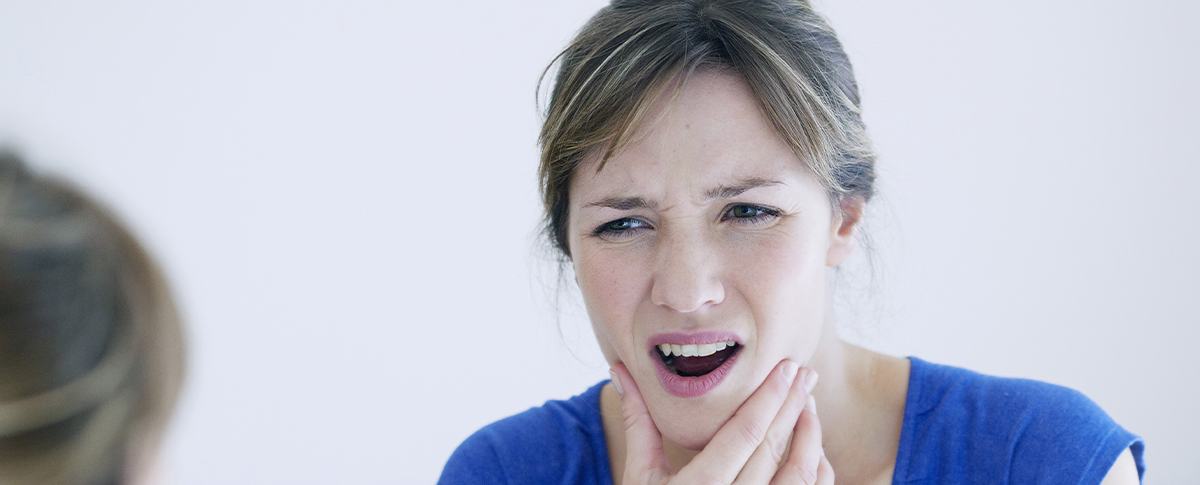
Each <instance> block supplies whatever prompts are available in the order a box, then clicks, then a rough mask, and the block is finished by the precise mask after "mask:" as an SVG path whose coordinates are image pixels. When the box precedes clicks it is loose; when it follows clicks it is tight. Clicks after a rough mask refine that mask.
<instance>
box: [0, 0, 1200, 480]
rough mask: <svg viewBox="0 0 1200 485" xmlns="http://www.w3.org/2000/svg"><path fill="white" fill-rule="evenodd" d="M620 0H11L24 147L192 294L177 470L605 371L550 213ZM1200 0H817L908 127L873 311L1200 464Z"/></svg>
mask: <svg viewBox="0 0 1200 485" xmlns="http://www.w3.org/2000/svg"><path fill="white" fill-rule="evenodd" d="M601 4H602V3H601V2H596V1H589V2H563V1H540V2H523V3H521V4H520V5H519V6H518V5H513V4H511V2H495V1H472V2H402V1H395V0H389V1H382V0H381V1H377V2H368V1H358V0H355V1H338V2H314V1H294V0H289V1H283V0H275V1H270V2H245V1H233V0H222V1H205V2H163V1H149V0H139V1H132V0H131V1H107V2H84V1H77V2H56V1H34V0H27V1H12V0H0V140H3V141H6V142H7V143H8V144H9V145H12V146H16V147H19V148H20V149H22V151H24V152H25V153H26V154H27V155H28V156H30V157H31V158H33V159H34V160H35V161H36V162H37V165H38V166H40V167H43V168H45V169H47V170H53V171H56V172H59V173H63V174H66V175H68V176H70V177H71V178H73V179H75V180H78V181H80V182H81V183H82V184H84V185H85V186H87V187H89V188H90V189H92V190H93V191H94V192H95V193H97V194H98V195H99V196H100V197H102V198H103V199H105V200H106V201H108V202H110V203H111V204H112V205H114V206H116V207H117V209H118V210H119V211H120V212H121V213H122V214H124V215H125V216H126V218H127V219H128V220H129V222H130V224H131V225H132V226H134V229H135V230H137V232H139V233H140V235H141V236H142V237H143V238H144V239H146V241H147V242H148V244H149V245H150V246H151V247H152V248H153V249H154V250H155V252H156V253H157V254H158V255H159V256H160V258H161V259H162V260H163V263H164V265H165V266H166V267H167V269H168V271H169V273H170V275H171V277H172V279H173V281H174V283H175V287H176V290H177V293H178V295H179V298H180V300H181V302H182V304H183V308H184V309H185V310H186V312H187V317H188V323H189V325H190V327H189V333H190V337H191V338H190V342H189V343H190V345H191V356H190V369H189V376H188V383H187V389H186V393H185V395H184V399H183V402H182V405H181V407H180V409H179V413H178V415H177V419H176V421H175V423H174V427H173V428H172V430H171V434H170V436H169V440H168V443H167V446H166V449H165V454H164V457H163V473H164V476H165V478H166V481H167V482H168V483H179V484H197V485H198V484H215V483H222V484H224V483H256V484H257V483H287V484H301V483H312V484H324V483H429V482H432V481H434V480H435V479H436V476H437V475H438V473H439V471H440V469H441V465H442V463H443V462H444V460H445V459H446V457H447V456H448V455H449V453H450V452H451V451H452V449H453V448H454V446H455V445H456V444H457V443H458V442H459V441H461V440H462V439H463V438H464V437H466V436H467V435H468V434H469V433H470V432H471V431H473V430H475V429H477V428H478V427H480V426H482V425H484V424H486V423H488V422H490V421H493V420H495V419H497V418H500V417H503V416H506V415H509V414H512V413H515V412H518V411H521V410H523V409H525V408H527V407H529V406H532V405H537V404H539V403H541V402H542V401H544V400H545V399H549V398H563V397H567V396H570V395H572V394H574V393H577V392H579V391H581V390H583V389H584V388H585V387H586V386H588V385H589V384H592V383H594V382H596V381H598V380H600V379H602V378H605V377H607V367H606V366H605V365H604V364H603V363H602V361H601V359H600V358H599V355H598V352H597V351H596V349H595V343H594V340H593V338H592V336H591V331H590V327H589V326H588V323H587V321H586V318H585V317H584V316H583V313H582V310H581V308H580V306H579V303H578V301H577V290H576V288H575V287H574V285H573V283H570V281H571V280H570V278H569V277H568V278H567V279H566V281H567V282H568V283H564V284H563V286H562V289H561V291H560V292H556V290H555V288H556V284H555V278H554V266H553V264H552V263H551V259H552V258H551V257H550V255H549V253H547V252H545V251H543V250H542V249H541V248H540V246H539V244H538V240H537V239H536V237H535V236H536V228H537V223H538V217H539V212H538V211H539V205H538V199H537V195H536V191H535V167H536V163H537V151H536V150H537V147H536V136H537V130H538V122H539V117H538V111H537V107H536V104H535V98H534V86H535V81H536V79H537V75H538V74H539V73H540V70H541V68H542V67H543V66H544V64H545V63H546V62H547V61H549V60H550V59H551V58H552V57H553V56H554V54H555V53H556V51H557V49H559V48H561V47H562V46H564V45H565V43H566V42H567V41H568V39H569V38H570V36H571V34H572V33H573V32H574V31H575V30H576V29H577V28H578V27H579V26H581V25H582V23H583V22H584V21H585V20H586V19H587V18H588V17H589V16H590V15H591V14H592V12H594V11H595V9H596V8H598V7H599V6H600V5H601ZM1198 5H1200V4H1197V3H1196V2H1188V1H1164V0H1152V1H1142V2H1121V1H1116V0H1105V1H1075V2H1067V1H1051V2H1045V1H1034V0H1016V1H1009V2H963V1H957V0H956V1H950V0H945V1H915V2H896V1H891V0H877V1H865V0H864V1H850V0H845V1H833V0H823V1H820V2H818V3H817V6H818V8H819V9H820V10H821V11H822V12H824V13H825V14H826V15H827V16H828V17H829V18H830V19H831V21H832V23H833V25H834V27H835V29H837V30H838V32H839V33H840V36H841V37H842V39H843V41H844V43H845V45H846V48H847V50H848V51H849V53H850V56H851V59H852V61H853V62H854V65H855V68H856V71H857V75H858V80H859V84H860V86H861V90H862V95H863V99H864V107H865V111H866V120H867V124H868V126H869V128H870V131H871V133H872V135H873V137H874V140H875V144H876V146H877V149H878V151H879V153H880V160H879V170H880V184H881V185H880V190H881V194H882V195H881V196H880V198H879V199H878V200H877V203H876V204H875V205H874V206H873V208H872V211H873V212H872V214H871V222H870V227H869V230H870V231H871V232H872V233H873V235H874V237H875V240H876V244H877V246H878V250H877V252H876V254H877V259H878V260H879V261H878V263H877V265H876V266H877V276H878V278H877V281H876V282H875V283H874V284H873V286H872V287H871V288H874V289H873V290H870V291H866V292H858V291H847V292H846V296H847V300H848V301H849V306H852V307H854V308H857V310H853V311H851V310H846V309H843V312H842V313H843V315H844V318H843V320H844V323H845V326H846V327H847V332H846V335H847V336H848V337H849V338H852V339H854V340H857V341H860V342H863V343H864V344H866V345H869V346H871V347H873V348H877V349H879V350H883V351H887V352H890V353H894V354H897V355H917V356H920V357H923V358H926V359H928V360H932V361H935V362H941V363H948V364H953V365H958V366H963V367H969V368H973V369H977V370H980V371H984V372H988V373H994V374H1000V375H1015V376H1024V377H1032V378H1037V379H1043V380H1047V381H1050V382H1055V383H1060V384H1065V385H1068V386H1071V387H1074V388H1077V389H1080V390H1082V391H1083V392H1085V393H1086V394H1088V395H1089V396H1090V397H1092V398H1093V399H1094V400H1095V401H1097V402H1098V403H1099V404H1100V405H1101V406H1103V407H1104V408H1105V409H1106V410H1107V411H1108V412H1109V413H1110V414H1111V415H1112V416H1113V417H1114V418H1115V419H1117V420H1118V421H1119V422H1120V423H1122V424H1123V425H1125V426H1126V427H1127V428H1129V429H1130V430H1133V431H1134V432H1137V433H1140V434H1142V435H1143V436H1144V437H1145V438H1146V439H1147V442H1148V446H1147V461H1148V463H1149V465H1150V475H1149V477H1150V478H1151V480H1153V481H1154V482H1157V483H1185V482H1194V481H1196V480H1200V461H1196V460H1195V449H1194V446H1193V444H1192V443H1193V440H1192V438H1194V437H1195V436H1197V435H1200V420H1197V419H1196V417H1195V412H1196V410H1197V406H1196V402H1197V399H1198V398H1200V393H1198V392H1197V390H1196V386H1197V384H1198V383H1200V379H1198V376H1197V374H1198V369H1200V356H1198V354H1200V352H1197V351H1196V343H1197V340H1198V339H1200V331H1198V330H1197V327H1198V324H1200V318H1197V316H1196V315H1197V312H1196V299H1197V297H1200V291H1198V290H1200V284H1198V283H1197V279H1196V274H1197V271H1198V270H1200V257H1198V256H1197V253H1196V248H1198V247H1200V231H1198V229H1200V227H1198V225H1200V224H1198V222H1197V221H1200V217H1197V215H1196V211H1197V209H1198V208H1200V195H1198V194H1200V191H1197V190H1196V188H1195V186H1196V184H1197V181H1198V180H1200V169H1198V168H1197V163H1198V162H1200V142H1198V141H1197V140H1198V139H1200V138H1198V137H1197V134H1196V132H1197V128H1198V123H1197V121H1196V116H1197V113H1198V112H1200V95H1198V94H1197V89H1196V87H1197V86H1200V75H1198V74H1200V68H1198V66H1197V60H1196V59H1198V58H1200V55H1198V54H1197V47H1198V46H1200V31H1198V30H1197V29H1195V28H1194V26H1195V21H1196V19H1197V18H1200V15H1198V14H1200V7H1198ZM860 262H861V261H860ZM853 274H854V273H851V276H853ZM857 274H859V275H860V276H859V277H856V278H855V277H852V278H849V279H848V280H847V281H848V282H850V283H853V282H854V281H859V282H862V281H863V280H864V279H865V273H857ZM556 294H558V295H560V297H561V305H560V306H561V308H560V309H559V310H557V312H556V310H555V309H554V305H553V301H554V300H555V295H556ZM556 314H558V315H560V316H561V328H562V334H563V335H562V336H560V335H559V330H558V329H557V324H556V323H555V317H554V315H556Z"/></svg>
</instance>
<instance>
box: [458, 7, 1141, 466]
mask: <svg viewBox="0 0 1200 485" xmlns="http://www.w3.org/2000/svg"><path fill="white" fill-rule="evenodd" d="M560 58H561V65H560V67H559V71H558V77H557V80H556V84H555V87H554V89H553V93H552V96H551V99H550V104H549V109H548V115H547V118H546V120H545V124H544V127H543V130H542V134H541V140H540V141H541V144H542V160H541V169H540V175H541V181H542V185H541V187H542V191H543V201H544V206H545V210H546V217H547V232H548V233H549V236H550V238H551V239H552V241H553V242H554V244H555V245H556V247H557V248H558V249H559V250H561V251H562V253H563V255H564V256H565V257H566V258H567V259H568V260H569V261H570V263H571V264H572V267H573V269H574V271H575V275H576V281H577V282H578V285H579V288H580V290H581V291H582V293H583V297H584V301H585V303H586V307H587V310H588V315H589V317H590V319H591V321H592V324H593V328H594V330H595V334H596V337H597V341H598V343H599V345H600V348H601V350H602V352H603V354H604V356H605V357H606V359H607V360H608V362H609V363H610V364H611V365H612V371H613V378H612V380H611V382H602V383H600V384H597V385H596V386H594V387H592V388H591V389H588V390H587V391H585V392H584V393H583V394H581V395H579V396H576V397H574V398H571V399H569V400H565V401H551V402H548V403H546V405H544V406H542V407H539V408H534V409H531V410H529V411H526V412H524V413H521V414H518V415H516V416H513V417H510V418H507V419H505V420H501V421H499V422H496V423H493V424H491V425H489V426H487V427H485V428H484V429H482V430H480V431H478V432H477V433H475V434H474V435H472V436H471V437H470V438H468V439H467V440H466V441H465V442H464V443H463V444H462V445H461V446H460V447H459V448H458V449H457V450H456V451H455V453H454V454H453V456H451V458H450V460H449V462H448V463H447V464H446V467H445V470H444V471H443V475H442V481H443V482H444V483H506V482H508V483H608V482H619V483H625V484H632V483H636V484H642V483H656V484H657V483H665V482H670V483H735V482H736V483H806V484H812V483H821V484H825V483H834V480H835V476H836V479H837V481H839V482H843V483H959V482H971V483H976V482H989V483H990V482H1014V483H1101V481H1102V480H1103V481H1104V483H1138V482H1139V481H1140V478H1141V476H1142V474H1143V473H1144V468H1145V467H1144V464H1143V460H1142V450H1143V443H1142V441H1141V439H1140V438H1138V437H1137V436H1135V435H1133V434H1131V433H1130V432H1128V431H1126V430H1124V429H1123V428H1121V427H1120V426H1119V425H1117V424H1116V423H1114V422H1113V421H1112V420H1111V419H1110V418H1109V417H1108V416H1107V415H1106V414H1105V413H1104V412H1103V411H1102V410H1100V409H1099V408H1098V407H1097V406H1096V405H1095V404H1094V403H1092V402H1091V401H1090V400H1089V399H1088V398H1086V397H1085V396H1083V395H1082V394H1080V393H1078V392H1076V391H1073V390H1070V389H1067V388H1064V387H1059V386H1054V385H1050V384H1046V383H1041V382H1036V381H1030V380H1022V379H1002V378H996V377H991V376H985V375H981V374H977V373H974V372H971V371H968V370H965V369H959V368H954V367H949V366H943V365H938V364H934V363H930V362H926V361H923V360H921V359H919V358H915V357H910V358H907V359H904V358H897V357H892V356H888V355H883V354H879V353H876V352H872V351H870V350H867V349H864V348H860V347H857V346H854V345H851V344H848V343H846V342H844V341H842V340H841V339H840V338H839V337H838V335H837V333H836V325H835V322H834V319H833V317H832V313H831V310H830V308H831V298H832V295H831V294H830V292H829V288H830V284H829V279H830V278H831V274H832V269H833V268H836V267H837V266H838V265H839V264H841V263H842V262H843V261H844V260H845V259H846V258H847V256H848V255H849V254H850V253H851V251H852V250H853V248H854V238H855V235H856V231H857V230H858V224H859V222H860V221H861V219H862V215H863V212H864V210H865V207H866V204H867V203H868V202H869V201H870V199H871V196H872V194H873V190H874V179H875V172H874V158H875V157H874V154H873V153H872V150H871V148H870V143H869V140H868V138H867V134H866V130H865V127H864V126H863V122H862V119H861V117H860V104H859V96H858V91H857V87H856V84H855V81H854V77H853V73H852V70H851V66H850V62H849V60H848V59H847V57H846V54H845V53H844V51H843V50H842V48H841V45H840V44H839V42H838V40H837V38H836V36H835V34H834V33H833V31H832V30H831V29H830V28H829V26H828V25H827V24H826V23H825V22H824V21H823V20H822V19H821V18H820V17H819V16H818V15H817V14H816V13H814V12H813V11H812V9H811V7H810V6H809V5H808V4H807V3H806V2H803V1H795V0H791V1H785V0H773V1H726V2H721V1H694V0H693V1H686V0H675V1H614V2H613V3H612V4H611V5H610V6H608V7H606V8H604V9H602V10H601V11H600V12H599V13H598V14H597V15H596V16H594V17H593V18H592V19H591V20H590V21H589V22H588V23H587V24H586V25H585V26H584V28H583V29H582V30H581V31H580V33H579V34H578V35H577V37H576V38H575V39H574V41H573V42H572V43H571V45H570V46H568V47H567V49H566V50H565V51H564V52H563V53H562V54H561V55H560ZM818 402H819V403H820V406H819V407H820V411H818V409H817V408H818V406H817V403H818Z"/></svg>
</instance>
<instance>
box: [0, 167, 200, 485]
mask: <svg viewBox="0 0 1200 485" xmlns="http://www.w3.org/2000/svg"><path fill="white" fill-rule="evenodd" d="M182 350H183V345H182V329H181V324H180V319H179V315H178V313H177V312H176V309H175V305H174V303H173V302H172V300H171V298H170V295H169V291H168V288H167V285H166V282H165V281H164V279H163V276H162V274H161V272H160V271H159V269H158V267H157V266H156V265H155V264H154V262H153V261H152V260H151V259H150V257H149V256H148V255H147V254H146V251H145V250H144V249H143V248H142V246H141V245H140V244H139V243H138V242H137V241H136V240H135V239H134V238H133V236H131V235H130V233H129V232H128V231H126V230H125V229H124V228H123V227H122V226H121V224H119V223H118V222H117V221H116V219H115V218H114V217H113V216H112V215H111V214H109V212H108V211H107V210H105V209H104V208H102V207H100V206H99V205H98V204H97V203H96V202H94V201H92V200H90V199H89V198H88V197H87V196H85V195H84V194H82V193H81V192H80V191H79V190H77V189H75V188H74V187H72V186H70V185H68V184H66V183H64V182H62V181H60V180H55V179H52V178H47V177H43V176H40V175H38V174H34V173H31V172H30V171H29V169H28V168H27V167H26V166H25V165H24V164H23V163H22V162H21V160H20V159H19V158H18V157H16V156H15V155H13V154H11V153H8V152H4V151H0V483H4V484H27V483H28V484H33V483H38V484H44V483H55V484H88V485H93V484H105V485H108V484H124V483H136V482H141V481H144V480H145V478H146V477H147V472H148V470H149V469H150V467H151V465H152V463H153V460H154V456H155V451H156V449H157V447H158V442H159V440H160V438H161V436H162V432H163V430H164V428H165V425H166V423H167V421H168V418H169V417H170V414H171V410H172V408H173V407H174V404H175V400H176V397H177V396H178V394H179V388H180V383H181V379H182V376H183V352H182Z"/></svg>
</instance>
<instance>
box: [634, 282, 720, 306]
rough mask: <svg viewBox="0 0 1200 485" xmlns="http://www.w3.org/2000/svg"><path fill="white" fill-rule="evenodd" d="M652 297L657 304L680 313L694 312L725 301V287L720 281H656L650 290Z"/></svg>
mask: <svg viewBox="0 0 1200 485" xmlns="http://www.w3.org/2000/svg"><path fill="white" fill-rule="evenodd" d="M650 299H651V301H652V302H653V303H654V304H655V305H658V306H661V307H666V308H670V309H672V310H674V311H677V312H680V313H692V312H695V311H698V310H700V309H702V308H704V307H706V306H709V305H719V304H721V302H723V301H725V287H724V285H722V284H721V283H720V282H719V281H709V282H703V283H700V282H696V283H689V284H682V283H678V282H676V283H666V282H658V281H656V282H655V284H654V287H653V288H652V289H651V291H650Z"/></svg>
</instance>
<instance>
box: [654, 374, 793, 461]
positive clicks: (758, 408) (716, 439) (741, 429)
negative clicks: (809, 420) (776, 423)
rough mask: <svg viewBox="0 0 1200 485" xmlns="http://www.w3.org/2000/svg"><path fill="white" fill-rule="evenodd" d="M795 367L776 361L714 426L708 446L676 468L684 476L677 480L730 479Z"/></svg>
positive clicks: (762, 434) (763, 430)
mask: <svg viewBox="0 0 1200 485" xmlns="http://www.w3.org/2000/svg"><path fill="white" fill-rule="evenodd" d="M799 368H800V366H799V365H797V364H796V363H795V362H792V361H791V360H788V359H784V361H783V362H780V363H779V364H778V365H776V366H775V369H773V370H772V371H771V374H769V375H768V376H767V379H766V380H765V381H763V383H762V384H761V385H759V386H758V389H756V390H755V391H754V394H751V395H750V398H749V399H747V400H746V402H744V403H742V406H741V407H739V408H738V410H737V412H735V413H734V414H733V416H732V417H731V418H729V420H728V421H726V422H725V424H724V425H722V426H721V429H719V430H717V434H716V435H714V436H713V438H712V440H710V441H709V443H708V446H705V447H704V449H703V450H701V451H700V453H699V454H697V455H696V457H695V458H693V459H692V461H691V462H690V463H688V466H685V467H683V469H682V470H680V471H679V475H678V477H679V478H683V479H684V480H682V481H681V482H682V483H712V482H719V483H731V482H733V480H734V479H735V478H737V475H738V472H740V471H741V470H742V467H744V466H745V465H746V460H748V459H749V458H750V455H751V454H752V453H754V450H755V449H757V448H758V445H759V443H762V441H763V439H764V438H766V435H767V429H769V428H770V426H771V421H772V420H773V419H774V418H775V415H777V414H779V408H780V407H781V406H783V403H784V402H785V400H786V399H787V396H788V389H789V388H790V387H791V385H792V382H793V381H794V380H795V379H796V371H797V370H798V369H799Z"/></svg>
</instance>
